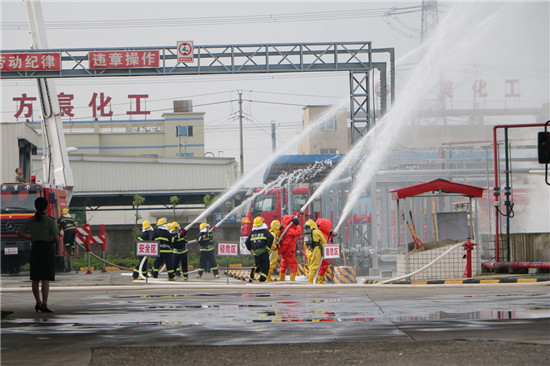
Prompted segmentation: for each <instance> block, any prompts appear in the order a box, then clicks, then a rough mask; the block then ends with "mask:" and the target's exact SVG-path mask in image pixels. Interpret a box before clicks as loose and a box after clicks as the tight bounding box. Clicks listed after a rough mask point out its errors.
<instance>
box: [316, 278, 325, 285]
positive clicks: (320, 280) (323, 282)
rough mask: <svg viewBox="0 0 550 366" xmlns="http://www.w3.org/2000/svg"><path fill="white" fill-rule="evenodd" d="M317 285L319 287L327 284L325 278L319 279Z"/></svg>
mask: <svg viewBox="0 0 550 366" xmlns="http://www.w3.org/2000/svg"><path fill="white" fill-rule="evenodd" d="M317 283H318V284H319V285H324V284H325V276H323V277H319V278H317Z"/></svg>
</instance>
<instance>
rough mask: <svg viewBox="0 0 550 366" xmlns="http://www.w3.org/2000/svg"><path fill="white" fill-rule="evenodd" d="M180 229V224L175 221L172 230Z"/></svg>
mask: <svg viewBox="0 0 550 366" xmlns="http://www.w3.org/2000/svg"><path fill="white" fill-rule="evenodd" d="M178 227H180V224H178V223H177V221H174V222H173V223H172V230H174V229H177V228H178Z"/></svg>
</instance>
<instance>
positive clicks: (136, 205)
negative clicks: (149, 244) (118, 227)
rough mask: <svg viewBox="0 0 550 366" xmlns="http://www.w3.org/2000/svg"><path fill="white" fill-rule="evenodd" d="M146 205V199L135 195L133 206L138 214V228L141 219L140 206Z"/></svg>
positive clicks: (136, 216)
mask: <svg viewBox="0 0 550 366" xmlns="http://www.w3.org/2000/svg"><path fill="white" fill-rule="evenodd" d="M144 203H145V197H143V196H140V195H139V194H136V195H134V200H133V201H132V206H133V208H134V209H135V210H136V214H135V218H136V227H137V226H138V221H139V219H141V215H140V214H139V206H141V205H143V204H144Z"/></svg>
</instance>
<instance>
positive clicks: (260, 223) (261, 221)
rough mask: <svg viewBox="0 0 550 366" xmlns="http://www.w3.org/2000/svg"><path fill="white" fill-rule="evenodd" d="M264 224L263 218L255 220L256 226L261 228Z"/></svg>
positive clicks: (259, 217)
mask: <svg viewBox="0 0 550 366" xmlns="http://www.w3.org/2000/svg"><path fill="white" fill-rule="evenodd" d="M263 223H264V218H263V217H261V216H258V217H256V218H255V219H254V224H253V225H254V226H261V225H262V224H263Z"/></svg>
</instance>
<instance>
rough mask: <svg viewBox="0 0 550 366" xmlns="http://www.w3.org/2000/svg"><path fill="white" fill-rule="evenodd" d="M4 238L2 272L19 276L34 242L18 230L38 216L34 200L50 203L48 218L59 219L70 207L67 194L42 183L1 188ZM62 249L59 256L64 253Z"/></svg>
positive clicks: (17, 184)
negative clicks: (18, 234) (62, 212)
mask: <svg viewBox="0 0 550 366" xmlns="http://www.w3.org/2000/svg"><path fill="white" fill-rule="evenodd" d="M1 195H2V198H1V207H2V212H1V214H0V218H1V220H2V221H1V222H2V224H1V226H0V235H1V238H2V244H1V246H2V257H1V260H2V262H1V263H2V273H9V274H15V273H19V270H20V268H21V266H22V265H23V264H25V263H28V262H29V257H30V252H31V243H30V241H28V240H26V239H23V238H20V237H18V236H17V235H16V232H17V230H19V228H20V227H21V226H22V225H23V223H24V222H25V221H27V219H28V218H29V217H31V216H32V215H34V213H35V211H36V210H35V208H34V200H35V199H36V198H38V197H44V198H46V199H47V200H48V202H49V205H48V215H49V216H51V217H54V218H58V217H59V216H60V215H61V210H63V209H64V208H67V207H68V202H67V191H66V190H65V189H62V188H54V187H52V186H50V185H49V184H41V183H35V182H33V183H4V184H2V188H1ZM61 248H62V246H61V245H60V246H58V250H57V252H56V253H61V252H60V250H61Z"/></svg>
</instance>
